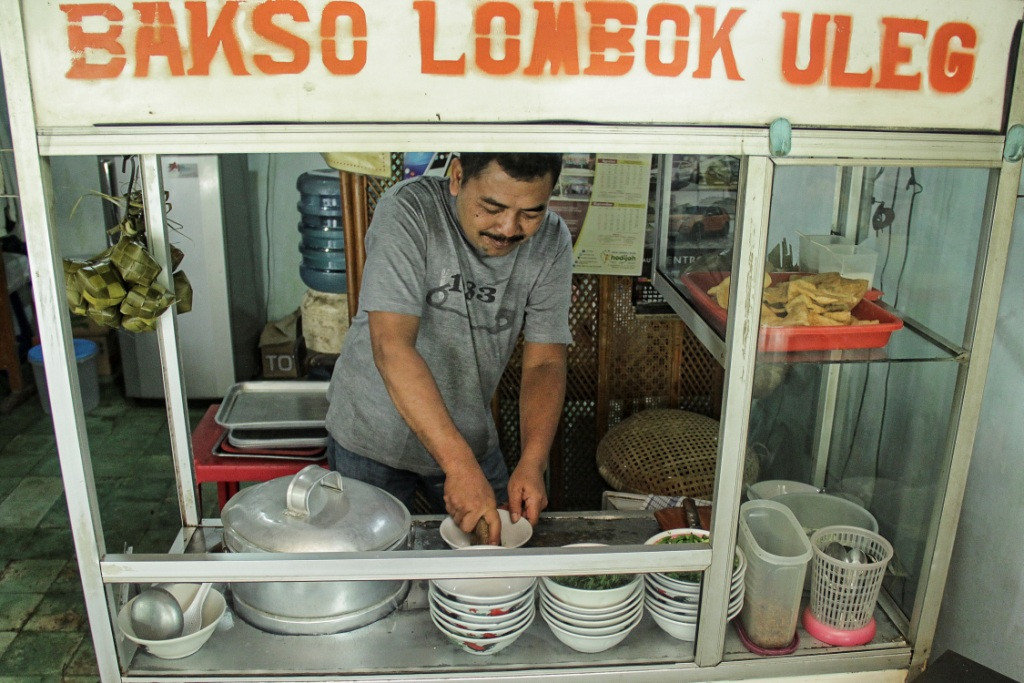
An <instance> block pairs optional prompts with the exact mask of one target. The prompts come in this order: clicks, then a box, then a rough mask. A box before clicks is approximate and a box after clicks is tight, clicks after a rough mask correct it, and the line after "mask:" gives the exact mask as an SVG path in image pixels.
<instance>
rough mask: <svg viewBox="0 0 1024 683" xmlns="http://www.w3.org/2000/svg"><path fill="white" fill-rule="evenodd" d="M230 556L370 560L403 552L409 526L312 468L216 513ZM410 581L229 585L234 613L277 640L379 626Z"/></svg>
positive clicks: (378, 496) (363, 493) (375, 491)
mask: <svg viewBox="0 0 1024 683" xmlns="http://www.w3.org/2000/svg"><path fill="white" fill-rule="evenodd" d="M221 520H222V521H223V523H224V545H225V546H226V547H227V549H228V550H230V551H231V552H236V553H252V552H289V553H308V552H372V551H377V550H394V549H399V548H402V547H406V545H407V544H408V539H409V529H410V524H411V518H410V516H409V511H408V509H406V507H405V506H404V505H403V504H402V503H401V502H400V501H399V500H398V499H397V498H395V497H394V496H392V495H390V494H389V493H387V492H385V491H383V490H381V489H379V488H377V487H376V486H371V485H370V484H366V483H363V482H361V481H357V480H355V479H345V481H344V485H343V482H342V479H341V475H339V474H338V473H337V472H332V471H329V470H325V469H323V468H322V467H320V466H319V465H310V466H309V467H306V468H305V469H303V470H302V471H300V472H299V473H298V474H296V475H294V476H288V477H280V478H278V479H273V480H271V481H268V482H264V483H262V484H257V485H255V486H251V487H248V488H245V489H242V490H241V491H240V492H239V493H237V494H236V495H235V496H233V497H232V498H231V500H230V501H228V503H227V505H225V506H224V510H223V511H222V512H221ZM408 590H409V584H408V581H270V582H261V583H235V584H232V585H231V595H232V600H233V604H234V609H235V613H236V614H238V615H239V616H240V617H242V618H243V619H245V620H246V621H247V622H249V623H250V624H252V625H253V626H255V627H257V628H260V629H263V630H265V631H270V632H272V633H283V634H324V633H338V632H341V631H350V630H352V629H356V628H359V627H361V626H366V625H367V624H370V623H373V622H374V621H377V620H378V619H381V618H383V617H384V616H386V615H387V614H389V613H390V612H391V611H392V610H394V609H395V608H396V607H397V606H398V605H399V604H400V603H401V602H402V600H404V599H405V596H406V594H407V593H408Z"/></svg>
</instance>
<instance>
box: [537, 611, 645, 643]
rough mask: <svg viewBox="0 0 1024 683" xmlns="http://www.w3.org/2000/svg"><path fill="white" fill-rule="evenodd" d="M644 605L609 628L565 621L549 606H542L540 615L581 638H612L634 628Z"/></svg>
mask: <svg viewBox="0 0 1024 683" xmlns="http://www.w3.org/2000/svg"><path fill="white" fill-rule="evenodd" d="M643 609H644V606H643V603H638V604H637V606H636V607H635V608H634V609H633V610H632V611H631V612H630V613H629V614H628V615H627V616H626V618H624V619H620V620H619V621H617V622H616V623H614V624H609V625H607V626H594V625H592V624H580V623H578V622H575V621H573V620H572V619H565V618H563V617H561V616H559V615H558V614H556V613H555V612H552V611H551V609H550V608H549V607H548V606H547V605H541V606H540V614H541V616H542V617H544V619H545V620H546V621H548V622H550V623H554V624H556V625H557V626H558V627H559V628H562V629H564V630H566V631H568V632H569V633H574V634H576V635H580V636H610V635H613V634H616V633H619V632H620V631H622V630H623V629H630V628H632V627H633V622H635V621H636V617H637V615H638V614H641V613H642V612H643Z"/></svg>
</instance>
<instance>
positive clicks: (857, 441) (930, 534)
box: [654, 140, 1008, 651]
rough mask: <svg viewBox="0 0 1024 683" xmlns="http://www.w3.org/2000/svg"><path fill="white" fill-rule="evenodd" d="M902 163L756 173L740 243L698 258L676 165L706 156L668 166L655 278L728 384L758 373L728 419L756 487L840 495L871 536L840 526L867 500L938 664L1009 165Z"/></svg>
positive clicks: (891, 598)
mask: <svg viewBox="0 0 1024 683" xmlns="http://www.w3.org/2000/svg"><path fill="white" fill-rule="evenodd" d="M887 152H888V154H887V156H890V157H893V158H891V159H887V160H885V161H882V160H879V159H872V160H870V161H869V160H867V159H864V160H863V161H856V160H854V159H841V160H840V159H839V158H834V159H831V160H827V159H821V160H815V162H814V163H807V162H806V161H803V162H802V161H799V160H787V159H753V158H750V157H748V158H746V159H744V162H745V163H744V164H743V165H742V168H743V173H741V177H740V182H739V188H740V189H739V190H738V195H739V197H738V198H739V212H738V216H739V217H740V218H739V223H740V225H739V226H738V227H737V230H736V233H735V234H733V235H732V236H731V238H730V239H727V240H725V241H724V242H722V243H715V244H707V243H704V244H700V243H699V240H695V241H697V242H698V244H696V245H695V246H694V251H693V253H692V254H690V255H689V257H688V258H680V257H679V252H678V246H677V245H678V243H679V238H678V231H677V223H675V222H674V221H673V216H674V214H675V212H676V206H677V205H678V201H679V200H678V199H677V196H678V193H679V192H680V191H681V190H679V189H676V187H675V185H676V183H677V180H676V176H677V174H676V173H675V171H674V169H677V168H680V167H684V166H685V167H690V166H693V165H695V164H694V162H693V161H692V160H693V159H694V157H693V156H690V155H682V156H680V155H666V156H663V157H662V161H661V168H671V169H673V174H672V176H671V180H670V179H669V176H668V175H667V174H666V176H665V177H664V178H662V179H660V181H659V195H658V196H659V203H658V211H659V212H660V215H659V216H658V217H657V220H656V224H657V225H658V226H659V230H658V231H657V234H656V240H657V241H656V244H657V245H658V248H657V250H656V255H655V259H654V263H655V266H654V268H655V272H656V275H655V277H654V282H655V286H656V287H657V289H658V291H659V292H660V293H661V294H662V295H663V296H664V297H665V298H666V300H667V301H668V302H669V303H670V305H671V306H672V307H673V308H674V309H675V310H676V311H677V312H678V314H679V315H680V316H681V317H682V318H683V319H684V320H685V321H686V322H687V324H688V325H690V326H691V327H692V328H693V329H694V330H695V331H697V332H698V336H699V337H700V338H701V339H702V340H703V341H704V343H705V344H706V345H707V346H708V348H709V349H711V350H712V351H713V353H715V354H716V357H718V358H719V359H721V361H722V362H723V363H726V367H727V370H728V371H730V373H731V374H734V373H742V372H743V371H744V370H745V369H748V370H749V372H750V375H749V381H748V382H747V381H737V380H736V379H735V376H734V377H733V378H732V379H729V380H727V381H728V387H727V396H726V399H725V402H724V403H725V404H724V405H723V422H727V421H729V420H730V419H735V420H736V424H738V425H740V426H741V427H742V426H744V425H745V426H746V433H745V436H744V437H743V441H744V443H745V445H746V447H747V448H748V449H752V450H753V451H754V452H756V453H757V454H758V456H759V459H760V475H759V479H760V480H762V481H766V482H768V481H771V482H787V484H783V483H773V484H771V485H770V486H771V488H772V491H773V493H775V494H777V493H780V492H783V491H785V490H787V486H788V488H789V489H792V488H795V487H798V486H800V485H801V484H803V485H807V486H808V487H813V488H809V489H808V490H817V491H820V492H823V493H824V494H826V495H827V496H829V500H836V499H838V500H837V502H836V503H835V506H836V509H837V511H836V512H834V513H833V512H831V511H829V513H828V514H831V515H833V518H832V521H831V522H830V523H833V524H837V523H847V524H854V525H859V522H855V521H844V520H843V513H840V512H838V510H840V509H842V510H846V509H847V508H849V507H850V504H852V505H853V508H851V509H856V510H859V511H860V512H858V513H857V514H860V513H861V512H863V511H866V512H867V513H868V514H867V515H866V516H865V517H864V519H868V520H869V521H871V524H872V526H873V527H874V530H876V531H877V532H878V533H879V534H880V535H881V536H882V537H884V538H885V539H887V540H888V541H889V542H891V544H892V546H893V554H892V557H891V559H890V560H889V562H888V565H887V567H886V571H885V576H884V579H883V582H882V590H881V596H880V604H881V605H882V606H883V608H884V610H885V612H886V614H887V616H888V617H889V618H890V619H892V621H893V623H894V624H895V625H896V626H897V627H898V628H899V630H900V632H901V633H902V634H903V635H904V636H905V637H906V638H908V640H909V641H910V642H912V643H916V644H917V645H918V646H919V647H920V648H921V649H922V650H925V651H926V650H927V648H928V646H929V645H930V637H931V635H930V633H929V632H928V631H927V629H928V628H929V626H928V624H929V620H934V618H935V612H936V611H937V609H938V605H937V603H936V602H935V601H936V591H937V590H940V589H938V587H937V586H936V585H935V584H934V583H933V581H934V577H936V576H942V575H943V574H942V572H944V571H945V566H944V564H943V561H942V560H941V559H937V557H936V554H935V552H936V549H937V548H940V547H943V546H945V545H946V544H948V543H950V539H949V538H948V535H949V533H950V532H949V529H950V526H949V525H950V523H951V522H955V519H956V515H957V514H958V511H959V510H958V500H959V498H958V496H959V494H958V493H957V488H958V487H959V486H960V484H961V482H959V481H958V479H959V477H960V476H962V473H961V470H962V464H959V463H958V462H957V459H958V458H962V457H964V455H965V453H967V452H969V445H968V444H969V442H970V439H972V429H973V422H974V420H975V419H976V413H975V412H974V411H975V410H976V403H977V400H978V399H977V398H975V397H973V396H972V395H971V391H972V390H971V377H972V374H974V373H972V367H973V366H974V365H975V364H978V365H980V369H977V373H980V374H981V375H982V376H983V374H984V367H985V365H986V364H987V350H983V351H982V352H981V353H980V354H977V353H975V351H974V350H975V349H976V345H977V341H978V339H979V337H981V338H982V339H983V338H984V337H985V336H986V335H987V333H986V332H985V331H984V330H983V329H981V328H979V310H980V309H984V308H986V307H988V306H991V305H992V303H991V300H988V299H987V298H986V296H991V295H992V293H991V290H990V291H989V292H988V294H987V295H986V293H985V292H984V290H985V288H986V287H985V286H986V285H987V286H988V287H989V288H991V287H992V286H993V285H995V286H996V287H998V285H997V284H995V283H994V282H993V273H991V272H987V270H986V269H987V268H989V267H991V265H992V264H993V263H995V264H997V268H998V264H999V263H1000V258H999V253H1000V251H1001V247H999V246H993V244H996V245H998V244H1000V243H1002V240H1003V239H1004V237H1003V236H1002V235H1003V234H1005V232H1006V231H1007V230H1008V226H1007V225H1001V224H1000V223H1001V221H1002V220H1005V219H1003V218H999V217H998V216H997V213H998V212H997V207H999V206H1000V202H1001V201H1006V200H1005V195H1003V196H1002V197H1000V192H1006V189H1005V187H1004V186H1003V185H1001V184H1000V170H1001V168H1002V164H1001V163H1000V161H1001V160H998V159H993V160H992V161H991V163H987V164H986V163H968V162H967V160H966V159H964V158H961V159H959V160H958V159H957V158H956V157H955V155H951V156H950V157H949V158H933V159H930V160H929V159H920V160H915V161H901V160H900V159H899V157H900V156H901V150H900V149H899V145H898V141H896V140H894V141H893V146H892V147H891V148H890V149H888V150H887ZM902 154H904V155H906V157H907V158H908V159H909V158H910V157H911V156H912V152H911V151H910V150H907V151H905V152H902ZM838 156H839V155H837V157H838ZM940 156H941V155H940ZM696 158H697V159H700V160H701V162H698V163H697V164H696V165H697V166H700V165H701V164H702V163H709V161H706V160H709V159H711V158H713V157H696ZM1004 180H1005V179H1004ZM731 199H732V198H730V200H731ZM1000 215H1005V214H1000ZM734 275H735V276H736V277H733V276H734ZM998 276H999V271H997V272H996V273H995V277H998ZM794 283H795V284H794ZM734 309H735V310H734ZM748 321H750V322H753V321H757V323H758V324H757V325H756V326H755V325H748ZM736 329H738V330H739V333H736V332H735V330H736ZM744 344H746V347H744V346H743V345H744ZM982 348H983V349H984V346H983V347H982ZM748 354H749V355H748ZM738 359H742V360H740V361H739V362H737V361H738ZM733 390H736V391H738V393H740V394H741V396H740V397H735V396H730V395H729V393H730V391H733ZM747 391H749V394H748V393H747ZM747 397H749V400H748V398H747ZM738 446H739V444H738ZM794 482H795V484H794ZM745 493H746V495H747V497H749V498H751V499H754V498H758V497H760V495H757V494H755V492H753V491H747V492H745ZM801 495H805V494H800V493H793V494H787V498H790V500H791V501H792V498H791V497H792V496H801ZM817 500H819V501H820V500H821V497H820V496H818V498H817ZM792 502H796V501H792ZM836 515H838V517H835V516H836ZM865 526H867V525H865ZM805 530H807V531H808V532H809V531H810V529H807V528H806V527H805ZM919 639H921V640H919Z"/></svg>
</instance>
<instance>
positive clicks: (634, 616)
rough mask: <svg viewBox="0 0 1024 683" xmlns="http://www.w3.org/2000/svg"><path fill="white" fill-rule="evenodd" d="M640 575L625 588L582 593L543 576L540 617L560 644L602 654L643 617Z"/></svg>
mask: <svg viewBox="0 0 1024 683" xmlns="http://www.w3.org/2000/svg"><path fill="white" fill-rule="evenodd" d="M641 576H642V575H640V574H637V575H635V576H632V577H630V579H629V581H628V582H627V583H625V584H624V585H621V586H618V587H616V588H610V589H599V590H585V589H582V588H571V587H569V586H563V585H561V584H560V583H558V582H557V581H556V580H555V579H553V578H551V577H548V576H544V577H542V578H541V584H540V615H541V617H542V618H543V619H544V621H545V622H547V625H548V627H549V628H550V629H551V632H552V633H554V634H555V637H556V638H558V639H559V640H560V641H562V642H563V643H565V644H566V645H568V646H569V647H571V648H572V649H574V650H577V651H579V652H602V651H604V650H607V649H608V648H611V647H614V646H616V645H618V644H619V643H621V642H622V641H623V640H624V639H625V638H626V636H628V635H629V632H630V631H632V630H633V629H634V628H636V625H637V624H639V623H640V620H641V619H642V618H643V616H644V601H643V581H642V580H641Z"/></svg>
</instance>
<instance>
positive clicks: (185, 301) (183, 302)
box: [174, 270, 192, 313]
mask: <svg viewBox="0 0 1024 683" xmlns="http://www.w3.org/2000/svg"><path fill="white" fill-rule="evenodd" d="M174 298H175V299H177V300H178V313H188V312H189V311H191V310H192V283H191V282H189V281H188V276H187V275H185V271H183V270H179V271H178V272H177V273H175V274H174Z"/></svg>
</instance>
